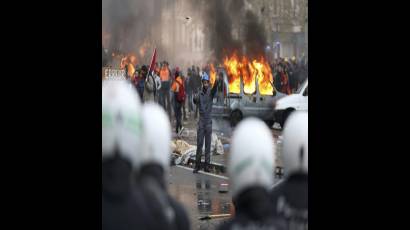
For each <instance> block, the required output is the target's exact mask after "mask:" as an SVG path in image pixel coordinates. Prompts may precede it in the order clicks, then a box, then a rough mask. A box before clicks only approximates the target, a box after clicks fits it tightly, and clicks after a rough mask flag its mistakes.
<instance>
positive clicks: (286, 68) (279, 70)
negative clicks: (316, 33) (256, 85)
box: [271, 57, 308, 94]
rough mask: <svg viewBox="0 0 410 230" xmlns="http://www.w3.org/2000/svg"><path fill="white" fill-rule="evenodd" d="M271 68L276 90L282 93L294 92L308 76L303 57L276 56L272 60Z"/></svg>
mask: <svg viewBox="0 0 410 230" xmlns="http://www.w3.org/2000/svg"><path fill="white" fill-rule="evenodd" d="M271 70H272V74H273V78H274V79H273V82H274V86H275V88H276V90H278V91H279V92H281V93H284V94H291V93H293V92H295V91H296V90H297V89H298V88H299V86H300V85H301V84H302V83H303V81H304V80H305V79H306V78H307V77H308V69H307V63H306V62H305V61H304V59H303V58H301V59H300V60H296V58H295V57H292V58H291V59H290V60H288V58H278V59H275V60H273V61H272V63H271Z"/></svg>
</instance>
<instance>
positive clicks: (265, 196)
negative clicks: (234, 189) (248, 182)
mask: <svg viewBox="0 0 410 230" xmlns="http://www.w3.org/2000/svg"><path fill="white" fill-rule="evenodd" d="M233 203H234V205H235V217H233V218H232V219H231V220H229V221H228V222H225V223H224V224H222V225H221V226H219V228H218V229H219V230H225V229H226V230H228V229H238V227H241V228H242V229H244V228H245V227H248V228H249V229H258V227H259V228H262V229H284V224H283V221H282V220H281V219H276V218H275V217H273V216H272V206H271V204H270V203H269V192H268V191H267V190H266V189H265V188H262V187H252V188H248V189H246V190H245V191H243V192H241V193H240V194H239V195H238V197H237V198H235V199H234V200H233Z"/></svg>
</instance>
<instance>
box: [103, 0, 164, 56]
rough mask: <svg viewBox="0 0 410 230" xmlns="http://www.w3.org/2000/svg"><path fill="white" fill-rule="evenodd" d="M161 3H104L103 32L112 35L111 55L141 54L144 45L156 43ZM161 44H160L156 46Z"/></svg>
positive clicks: (140, 0)
mask: <svg viewBox="0 0 410 230" xmlns="http://www.w3.org/2000/svg"><path fill="white" fill-rule="evenodd" d="M160 9H161V0H150V1H145V0H102V23H103V31H104V32H105V33H108V34H109V35H110V37H111V38H110V42H109V47H105V48H107V49H108V53H109V54H111V53H130V52H133V53H138V49H139V47H141V46H142V44H143V43H144V41H153V40H155V38H154V36H153V34H152V28H155V27H157V26H159V25H160V16H158V15H157V12H160V11H159V10H160ZM156 43H158V44H159V42H156Z"/></svg>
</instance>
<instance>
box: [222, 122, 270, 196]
mask: <svg viewBox="0 0 410 230" xmlns="http://www.w3.org/2000/svg"><path fill="white" fill-rule="evenodd" d="M274 154H275V146H274V143H273V136H272V133H271V132H270V130H269V129H268V127H267V126H266V124H265V123H264V122H262V121H261V120H259V119H257V118H252V117H250V118H246V119H245V120H243V121H241V122H240V123H239V124H238V127H237V128H236V130H235V131H234V133H233V136H232V149H231V153H230V156H229V161H228V173H229V175H230V177H231V179H232V193H233V194H232V195H233V196H236V195H238V194H239V193H240V192H241V191H243V190H244V189H246V188H248V187H251V186H255V185H257V186H262V187H265V188H267V189H269V188H270V186H272V184H273V174H274Z"/></svg>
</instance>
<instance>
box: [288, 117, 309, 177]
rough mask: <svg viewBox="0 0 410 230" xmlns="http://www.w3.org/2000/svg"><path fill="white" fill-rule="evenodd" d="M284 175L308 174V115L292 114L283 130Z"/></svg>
mask: <svg viewBox="0 0 410 230" xmlns="http://www.w3.org/2000/svg"><path fill="white" fill-rule="evenodd" d="M282 155H283V161H284V162H283V163H284V173H285V175H286V174H288V175H289V174H292V173H293V172H304V173H308V156H309V155H308V113H307V112H299V111H298V112H293V113H292V114H291V115H290V116H289V118H288V119H287V121H286V123H285V127H284V129H283V154H282Z"/></svg>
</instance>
